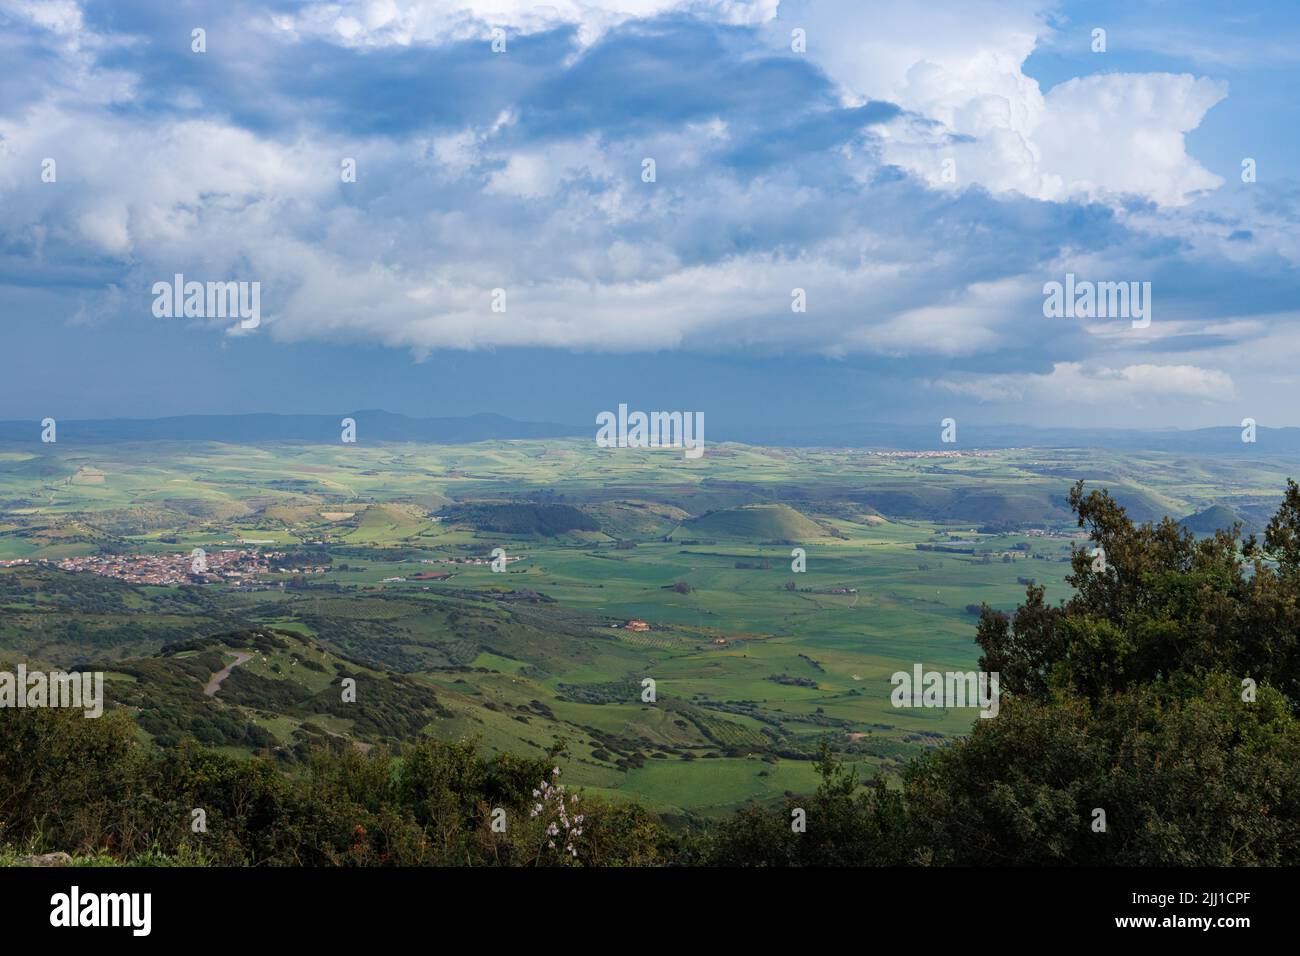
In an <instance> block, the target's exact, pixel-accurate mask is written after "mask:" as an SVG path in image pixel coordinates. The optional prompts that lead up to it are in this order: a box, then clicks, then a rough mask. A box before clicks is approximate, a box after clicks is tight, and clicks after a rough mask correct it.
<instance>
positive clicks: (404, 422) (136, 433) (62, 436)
mask: <svg viewBox="0 0 1300 956" xmlns="http://www.w3.org/2000/svg"><path fill="white" fill-rule="evenodd" d="M344 418H351V419H353V420H354V421H355V422H356V434H357V441H358V442H406V441H411V442H431V443H434V444H440V445H454V444H461V443H464V442H476V441H491V440H493V439H506V438H560V437H564V436H573V435H579V434H586V433H591V434H595V430H594V426H593V427H592V428H578V427H576V426H572V425H557V424H554V423H551V422H521V421H516V420H515V419H513V418H506V417H505V416H504V415H492V414H482V415H469V416H466V417H463V418H411V417H410V416H407V415H397V414H394V413H393V412H384V411H375V410H371V411H359V412H343V413H341V414H338V415H274V414H252V415H178V416H175V417H171V418H104V419H85V420H80V421H73V420H68V421H59V422H58V426H57V427H58V440H59V442H112V441H219V442H231V443H234V444H246V443H255V442H273V441H303V442H337V441H338V440H339V436H340V434H341V433H342V430H343V428H342V421H343V419H344ZM40 438H41V426H40V423H39V422H35V421H25V422H12V421H10V422H0V441H7V442H39V441H40Z"/></svg>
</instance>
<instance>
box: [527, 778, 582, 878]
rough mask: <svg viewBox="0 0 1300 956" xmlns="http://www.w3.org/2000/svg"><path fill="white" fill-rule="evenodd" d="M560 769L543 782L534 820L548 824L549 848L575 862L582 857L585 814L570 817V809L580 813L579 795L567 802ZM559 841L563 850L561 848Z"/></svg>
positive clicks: (534, 792) (535, 798)
mask: <svg viewBox="0 0 1300 956" xmlns="http://www.w3.org/2000/svg"><path fill="white" fill-rule="evenodd" d="M559 777H560V768H559V767H555V768H553V769H552V770H551V779H550V780H549V781H548V780H543V781H542V782H541V783H540V784H539V785H538V787H537V789H536V790H534V791H533V799H534V800H535V801H537V802H536V803H534V804H533V812H532V816H533V818H534V819H536V818H538V817H540V818H542V820H543V821H544V822H545V823H546V837H547V841H546V846H547V848H548V849H551V850H555V849H557V848H558V849H559V851H560V852H561V853H562V854H564V855H566V856H569V857H572V858H574V859H576V858H577V856H578V847H577V845H576V841H577V838H578V837H580V836H582V820H583V814H581V813H578V814H575V815H573V816H570V809H572V810H577V809H578V795H577V794H576V793H574V794H570V795H569V799H568V801H567V805H566V801H565V797H564V794H565V788H564V784H562V783H560V782H559ZM557 841H558V844H559V846H558V847H557Z"/></svg>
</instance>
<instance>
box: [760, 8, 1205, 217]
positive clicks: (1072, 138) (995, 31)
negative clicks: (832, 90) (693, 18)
mask: <svg viewBox="0 0 1300 956" xmlns="http://www.w3.org/2000/svg"><path fill="white" fill-rule="evenodd" d="M796 22H797V23H799V24H802V25H805V26H806V28H807V29H808V30H809V33H810V38H811V39H810V42H809V46H808V51H809V55H810V56H811V57H813V59H814V60H816V61H817V62H818V63H820V64H821V65H822V66H824V67H825V68H826V70H827V72H828V73H829V74H830V75H831V76H832V77H833V78H835V79H836V80H837V81H838V82H839V83H840V84H841V86H842V87H843V90H844V94H845V96H846V97H847V98H849V99H851V100H852V99H860V98H879V99H888V100H890V101H891V102H894V103H898V104H899V105H900V106H903V107H904V108H906V109H907V110H909V111H912V112H914V113H916V114H918V115H921V116H924V117H927V118H928V119H931V120H933V121H934V122H935V123H937V124H938V126H937V127H917V126H915V125H908V124H899V126H898V128H897V129H896V130H895V131H894V134H893V136H892V137H891V138H890V139H889V141H888V146H887V149H886V151H885V156H886V158H887V159H888V160H889V161H890V162H896V163H898V164H899V165H902V166H904V167H905V168H907V169H909V170H910V171H912V172H913V173H915V174H916V175H918V176H920V177H921V178H922V179H924V180H925V181H927V182H929V183H930V184H931V185H932V186H935V187H937V188H945V187H946V188H962V187H964V186H967V185H970V184H971V183H978V184H980V185H982V186H984V187H986V188H988V189H991V190H993V191H995V192H1004V191H1009V190H1014V191H1016V192H1020V193H1023V194H1025V195H1028V196H1033V197H1036V198H1040V199H1050V200H1067V199H1078V198H1081V199H1086V200H1097V199H1106V198H1108V197H1118V196H1123V195H1136V196H1141V197H1142V198H1144V199H1149V200H1152V201H1154V202H1157V203H1161V204H1166V205H1181V204H1184V203H1187V202H1189V201H1190V200H1191V199H1192V198H1193V197H1195V196H1196V195H1197V194H1198V193H1199V192H1201V191H1203V190H1207V189H1212V188H1215V187H1217V186H1218V185H1220V184H1221V182H1222V180H1221V179H1220V178H1219V177H1217V176H1214V175H1213V174H1211V173H1210V172H1208V171H1207V170H1206V169H1205V168H1204V167H1203V166H1201V165H1200V164H1199V163H1198V162H1197V161H1196V160H1195V159H1193V158H1192V157H1191V156H1189V155H1188V154H1187V151H1186V149H1185V147H1184V134H1186V133H1187V132H1189V131H1191V130H1193V129H1195V128H1196V127H1198V126H1199V125H1200V123H1201V120H1202V119H1203V118H1204V116H1205V114H1206V112H1207V111H1208V110H1209V109H1210V108H1211V107H1213V106H1214V105H1215V104H1216V103H1218V102H1219V101H1220V100H1222V99H1223V98H1224V97H1225V96H1226V95H1227V89H1226V86H1225V85H1224V84H1222V83H1218V82H1215V81H1213V80H1210V79H1208V78H1205V77H1193V76H1190V75H1178V76H1176V75H1171V74H1164V73H1149V74H1148V73H1139V74H1123V73H1106V74H1098V75H1093V76H1087V77H1080V78H1077V79H1073V80H1070V81H1067V82H1065V83H1062V84H1059V85H1057V86H1055V87H1053V88H1052V89H1050V90H1048V91H1047V92H1046V93H1044V92H1043V91H1042V90H1041V89H1040V87H1039V84H1038V82H1037V81H1036V80H1034V79H1033V78H1032V77H1029V76H1027V75H1026V74H1025V72H1024V64H1025V61H1026V59H1027V58H1028V57H1029V55H1030V54H1031V53H1032V52H1033V51H1034V49H1035V47H1036V46H1037V45H1038V43H1039V42H1040V41H1041V40H1042V39H1044V38H1045V37H1048V36H1050V35H1051V33H1052V30H1053V28H1052V26H1051V25H1050V24H1049V21H1048V19H1047V17H1046V16H1045V11H1044V5H1043V4H1041V3H1035V2H1023V0H1021V2H1015V0H1012V2H1004V0H998V2H987V0H974V2H964V3H959V4H957V3H954V4H943V3H941V4H933V5H927V10H926V15H925V16H917V15H916V14H915V11H914V10H912V9H910V8H907V7H905V6H903V5H899V4H895V3H889V2H885V0H870V2H865V3H864V2H861V0H827V2H818V3H808V4H792V5H791V9H790V11H789V13H788V14H787V12H786V10H785V9H784V8H783V9H782V11H781V17H780V25H781V28H782V30H784V29H785V28H786V27H787V26H788V25H790V24H793V23H796ZM773 32H774V33H775V34H776V36H777V38H778V39H779V38H780V36H781V33H780V32H779V31H777V30H775V29H773ZM944 159H950V160H952V161H953V165H951V166H949V167H947V168H946V169H945V167H944V165H943V160H944ZM954 173H955V175H953V174H954Z"/></svg>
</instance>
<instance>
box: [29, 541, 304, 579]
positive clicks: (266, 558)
mask: <svg viewBox="0 0 1300 956" xmlns="http://www.w3.org/2000/svg"><path fill="white" fill-rule="evenodd" d="M283 557H284V553H283V552H281V551H257V550H252V549H246V548H245V549H235V548H226V549H222V550H215V551H211V552H202V556H201V558H199V557H196V555H195V554H194V552H191V551H177V552H171V553H166V554H97V555H87V556H80V557H73V558H61V559H59V560H57V561H40V562H38V563H40V564H46V565H50V566H52V567H56V568H59V569H60V570H63V571H73V572H86V573H90V574H99V575H102V576H104V577H109V578H114V579H116V580H118V581H125V582H127V583H128V584H153V585H163V586H166V585H176V584H223V583H224V584H232V585H242V584H245V583H247V582H249V581H251V580H252V579H254V578H256V577H258V576H259V575H264V574H270V573H271V572H272V571H276V570H282V571H288V572H290V573H294V574H323V573H325V572H326V571H328V570H329V569H328V568H326V567H324V566H308V567H302V568H273V567H272V566H271V565H272V562H274V561H277V560H279V559H281V558H283Z"/></svg>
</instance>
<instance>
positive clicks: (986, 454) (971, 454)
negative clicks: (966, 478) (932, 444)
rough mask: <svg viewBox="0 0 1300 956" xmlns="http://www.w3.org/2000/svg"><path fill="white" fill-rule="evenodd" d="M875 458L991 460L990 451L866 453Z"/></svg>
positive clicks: (991, 454)
mask: <svg viewBox="0 0 1300 956" xmlns="http://www.w3.org/2000/svg"><path fill="white" fill-rule="evenodd" d="M867 454H868V455H871V456H873V457H876V458H992V457H993V452H991V451H868V452H867Z"/></svg>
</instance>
